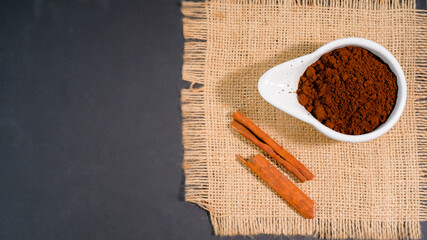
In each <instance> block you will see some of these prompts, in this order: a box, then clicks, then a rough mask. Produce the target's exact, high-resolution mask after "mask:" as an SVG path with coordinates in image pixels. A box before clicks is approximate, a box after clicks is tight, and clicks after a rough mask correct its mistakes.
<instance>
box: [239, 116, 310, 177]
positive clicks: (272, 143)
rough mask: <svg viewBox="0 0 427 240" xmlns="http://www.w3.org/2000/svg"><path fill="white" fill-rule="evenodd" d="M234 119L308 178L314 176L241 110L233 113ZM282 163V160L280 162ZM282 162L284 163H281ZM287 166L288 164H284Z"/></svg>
mask: <svg viewBox="0 0 427 240" xmlns="http://www.w3.org/2000/svg"><path fill="white" fill-rule="evenodd" d="M233 118H234V120H236V121H238V122H239V123H240V124H242V125H243V126H244V127H246V128H247V129H249V130H250V131H251V132H252V133H253V134H254V135H255V136H256V137H257V138H259V139H260V140H262V141H263V142H264V143H265V144H267V145H268V146H270V147H271V148H272V149H273V150H274V151H275V152H276V153H277V154H278V155H280V156H281V157H282V158H283V159H284V160H285V161H286V162H288V163H290V164H291V165H292V166H294V167H295V168H296V169H298V171H299V172H300V173H301V174H302V175H303V176H304V177H305V179H307V180H311V179H313V178H314V175H313V173H311V172H310V170H308V169H307V168H306V167H305V166H304V165H303V164H302V163H301V162H300V161H298V160H297V159H296V158H295V157H294V156H292V155H291V154H290V153H289V152H287V151H286V150H285V149H283V148H282V147H281V146H280V145H279V144H277V143H276V141H274V140H273V139H272V138H271V137H270V136H268V135H267V133H265V132H264V131H263V130H262V129H261V128H259V127H258V126H257V125H255V123H253V122H252V121H251V120H250V119H249V118H247V117H245V116H244V115H243V114H242V113H240V112H239V111H236V112H235V113H234V114H233ZM279 163H280V162H279ZM280 164H282V163H280ZM284 167H286V166H284Z"/></svg>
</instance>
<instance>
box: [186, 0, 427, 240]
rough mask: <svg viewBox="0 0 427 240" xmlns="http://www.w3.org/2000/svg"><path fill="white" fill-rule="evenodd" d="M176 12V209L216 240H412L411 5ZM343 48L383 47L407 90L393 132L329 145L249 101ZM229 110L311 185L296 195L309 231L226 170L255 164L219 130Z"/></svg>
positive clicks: (415, 107)
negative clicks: (286, 67) (293, 162)
mask: <svg viewBox="0 0 427 240" xmlns="http://www.w3.org/2000/svg"><path fill="white" fill-rule="evenodd" d="M182 12H183V15H184V18H183V22H184V36H185V38H186V40H187V41H186V43H185V52H184V66H183V79H184V80H186V81H189V82H191V83H192V84H191V88H190V89H184V90H182V93H181V94H182V114H183V144H184V148H185V154H184V163H183V168H184V170H185V185H186V200H187V201H189V202H193V203H196V204H198V205H200V206H201V207H202V208H204V209H206V210H208V211H209V212H210V218H211V222H212V225H213V228H214V231H215V234H217V235H237V234H242V235H253V234H261V233H263V234H285V235H314V236H317V237H321V238H370V239H403V238H411V239H417V238H420V237H421V231H420V221H423V220H426V219H427V211H426V210H427V208H426V207H425V205H424V204H426V203H427V197H426V195H425V194H426V192H425V191H423V190H422V189H423V188H426V187H427V182H426V180H425V179H424V178H423V176H424V175H425V174H426V172H427V171H426V170H427V168H426V167H427V161H426V154H427V150H426V148H425V146H426V142H427V135H426V131H425V130H426V125H427V121H426V112H427V107H426V93H427V71H426V68H425V67H426V64H427V49H426V47H427V43H426V39H427V34H426V32H427V18H426V14H425V12H419V11H416V10H415V1H414V0H401V1H394V0H393V1H387V0H384V1H372V0H359V1H357V0H353V1H351V0H348V1H347V0H343V1H337V0H314V1H313V0H311V1H299V0H296V1H295V0H234V1H233V0H215V1H214V0H212V1H208V2H198V3H195V2H184V3H183V7H182ZM344 37H363V38H367V39H371V40H373V41H375V42H377V43H379V44H381V45H383V46H384V47H386V48H387V49H388V50H389V51H391V53H392V54H393V55H394V56H395V57H396V58H397V59H398V61H399V62H400V64H401V66H402V68H403V70H404V72H405V75H406V78H407V82H408V100H407V103H406V108H405V111H404V114H403V116H402V117H401V119H400V121H399V122H398V123H397V125H396V126H395V127H394V128H392V129H391V130H390V131H389V132H388V133H387V134H385V135H383V136H382V137H380V138H378V139H376V140H373V141H370V142H367V143H359V144H354V143H343V142H337V141H333V140H330V139H328V138H326V137H325V136H323V135H322V134H320V133H319V132H317V131H316V130H315V129H314V128H313V127H311V126H310V125H307V124H305V123H303V122H301V121H299V120H296V119H295V118H292V117H290V116H288V115H287V114H285V113H283V112H281V111H279V110H277V109H276V108H274V107H273V106H271V105H269V104H268V103H266V102H265V101H264V100H263V99H262V98H261V97H260V95H259V94H258V91H257V81H258V79H259V77H260V76H261V75H262V74H263V73H264V72H265V71H266V70H268V69H269V68H271V67H273V66H275V65H277V64H279V63H282V62H285V61H287V60H290V59H293V58H296V57H298V56H302V55H305V54H308V53H310V52H312V51H314V50H316V49H317V48H318V47H319V46H321V45H323V44H325V43H327V42H330V41H332V40H336V39H339V38H344ZM237 109H238V110H240V111H241V112H242V113H244V114H245V115H247V116H248V117H249V118H250V119H252V120H253V121H254V122H255V123H256V124H258V125H259V126H260V127H261V128H262V129H264V130H265V131H266V132H267V133H269V134H270V136H272V137H273V138H274V139H275V140H277V141H278V142H279V144H281V145H282V146H284V148H285V149H287V150H288V151H289V152H291V153H292V154H293V155H294V156H296V157H297V158H298V159H299V160H300V161H301V162H302V163H303V164H305V165H306V166H307V167H308V168H309V169H310V170H312V172H313V173H314V174H315V175H316V178H315V179H314V180H313V181H308V182H305V183H300V182H297V183H296V184H297V185H298V187H300V188H301V189H302V190H303V191H304V192H305V193H307V195H308V196H310V197H311V198H312V199H313V200H314V201H315V202H316V205H315V215H316V217H315V218H314V219H313V220H307V219H304V218H303V217H301V216H300V215H299V214H298V213H296V212H295V210H293V209H292V208H291V207H290V206H289V205H288V204H287V203H286V202H285V201H284V200H283V199H282V198H280V196H279V195H278V194H276V193H275V192H274V191H273V190H272V189H270V188H269V187H268V186H267V185H266V184H265V183H263V182H262V181H261V180H260V179H259V178H258V177H257V176H256V175H254V174H253V173H252V172H251V171H250V170H249V169H248V168H247V167H245V166H244V165H242V164H241V163H240V162H239V161H238V160H237V159H236V157H235V156H236V154H240V155H242V156H244V157H246V158H248V157H250V156H252V155H254V154H257V153H259V152H260V150H259V149H258V148H257V147H255V146H254V145H253V144H252V143H250V142H248V141H247V140H245V139H243V138H242V137H240V136H239V135H238V134H237V133H235V132H233V131H232V129H231V128H230V121H231V119H232V117H231V114H232V113H233V112H234V111H235V110H237ZM285 174H286V175H287V176H289V174H288V173H287V172H285ZM289 178H290V179H292V180H295V178H294V177H293V176H289Z"/></svg>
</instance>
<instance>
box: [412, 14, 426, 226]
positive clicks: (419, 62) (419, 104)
mask: <svg viewBox="0 0 427 240" xmlns="http://www.w3.org/2000/svg"><path fill="white" fill-rule="evenodd" d="M415 19H416V22H415V24H416V36H415V37H416V44H417V49H416V51H417V55H416V56H417V57H416V60H415V61H416V73H415V81H416V83H417V91H416V94H417V100H416V104H415V110H416V121H417V133H418V136H417V140H418V158H419V162H420V172H421V174H420V203H421V206H420V220H421V221H427V11H417V13H416V18H415Z"/></svg>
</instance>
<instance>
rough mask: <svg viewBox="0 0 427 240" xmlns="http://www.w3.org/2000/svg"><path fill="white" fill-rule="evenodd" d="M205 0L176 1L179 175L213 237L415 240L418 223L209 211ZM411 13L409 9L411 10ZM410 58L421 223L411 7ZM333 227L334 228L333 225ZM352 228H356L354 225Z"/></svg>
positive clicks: (422, 144) (424, 114) (422, 46)
mask: <svg viewBox="0 0 427 240" xmlns="http://www.w3.org/2000/svg"><path fill="white" fill-rule="evenodd" d="M224 2H226V3H247V2H251V3H253V4H284V5H289V6H319V7H330V8H352V9H366V10H395V9H415V1H413V0H403V1H395V0H392V1H345V0H344V1H340V0H329V1H328V0H297V1H286V0H282V1H280V0H225V1H224ZM207 4H209V1H207V2H191V1H184V2H183V4H182V13H183V24H184V26H183V29H184V38H185V40H186V42H185V46H184V57H183V58H184V65H183V68H182V79H183V80H184V81H187V82H189V83H190V88H189V89H182V91H181V103H182V116H183V125H182V131H183V145H184V161H183V169H184V173H185V200H186V201H188V202H192V203H195V204H198V205H199V206H200V207H202V208H203V209H206V210H207V211H209V213H210V218H211V222H212V225H213V229H214V232H215V234H216V235H222V236H230V235H231V236H232V235H240V234H244V235H254V234H259V233H265V234H269V233H270V234H277V229H276V228H275V227H274V226H277V225H280V226H281V232H282V233H283V234H291V235H296V234H303V235H313V236H316V237H319V238H329V239H330V238H356V239H419V238H421V232H420V228H419V222H417V221H409V222H404V223H389V222H378V221H359V220H348V219H328V220H324V219H316V220H315V221H316V224H314V225H308V224H305V223H304V222H302V221H300V220H299V219H290V218H287V217H283V218H279V219H278V218H277V217H274V218H273V217H258V218H252V219H248V218H244V217H239V216H232V217H230V216H225V217H222V216H221V214H220V213H215V212H213V211H212V210H211V209H210V207H209V205H210V203H209V202H208V201H207V199H209V198H208V194H209V192H208V186H209V180H208V179H209V176H208V174H209V173H208V162H207V157H206V144H205V143H206V128H205V124H206V122H205V109H204V108H205V98H204V89H203V84H204V75H205V70H206V68H205V65H206V62H205V61H206V52H207V49H206V48H207V41H208V39H207V32H208V29H207V27H208V26H207V12H206V5H207ZM414 11H415V10H414ZM415 26H416V33H415V34H416V36H415V38H416V41H417V55H416V56H417V57H416V60H415V62H416V83H417V91H416V94H417V101H416V120H417V134H418V135H417V139H418V148H417V151H418V158H419V164H420V165H419V166H420V181H419V182H420V220H421V221H427V178H426V177H427V127H426V126H427V107H426V105H427V96H426V95H427V69H426V67H427V42H426V39H427V11H415ZM335 226H336V227H335ZM356 226H358V227H356Z"/></svg>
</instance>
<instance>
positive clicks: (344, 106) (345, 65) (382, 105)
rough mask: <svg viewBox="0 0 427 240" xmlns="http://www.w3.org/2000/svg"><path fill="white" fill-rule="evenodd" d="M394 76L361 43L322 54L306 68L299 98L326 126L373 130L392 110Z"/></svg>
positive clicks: (350, 130) (346, 130)
mask: <svg viewBox="0 0 427 240" xmlns="http://www.w3.org/2000/svg"><path fill="white" fill-rule="evenodd" d="M397 89H398V87H397V82H396V76H395V75H394V74H393V73H392V72H391V70H390V69H389V67H388V65H387V64H385V63H384V62H383V61H382V60H381V59H380V58H378V57H377V56H375V55H374V54H372V53H371V52H369V51H367V50H366V49H363V48H360V47H351V46H350V47H345V48H340V49H336V50H334V51H332V52H329V53H326V54H324V55H323V56H322V57H321V58H320V59H319V60H318V61H316V62H315V63H313V64H312V65H311V66H310V67H308V68H307V70H306V71H305V73H304V74H303V75H302V76H301V78H300V81H299V85H298V90H297V94H298V101H299V102H300V104H302V105H303V106H304V107H305V108H306V109H307V111H309V112H310V113H311V114H313V116H314V117H315V118H317V120H319V121H320V122H322V123H323V124H324V125H326V126H327V127H329V128H331V129H333V130H335V131H338V132H341V133H344V134H350V135H359V134H364V133H368V132H371V131H373V130H375V129H376V128H377V127H378V126H379V125H381V124H382V123H384V122H385V121H386V120H387V118H388V116H389V115H390V113H391V112H392V110H393V108H394V106H395V103H396V99H397Z"/></svg>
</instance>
